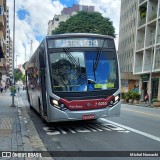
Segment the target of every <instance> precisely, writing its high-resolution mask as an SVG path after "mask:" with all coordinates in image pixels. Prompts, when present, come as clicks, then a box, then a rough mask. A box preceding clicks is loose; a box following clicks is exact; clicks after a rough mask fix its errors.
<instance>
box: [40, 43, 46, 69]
mask: <svg viewBox="0 0 160 160" xmlns="http://www.w3.org/2000/svg"><path fill="white" fill-rule="evenodd" d="M39 66H40V68H45V67H46V65H45V49H44V48H43V46H41V47H40V49H39Z"/></svg>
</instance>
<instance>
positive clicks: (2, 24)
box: [0, 15, 5, 27]
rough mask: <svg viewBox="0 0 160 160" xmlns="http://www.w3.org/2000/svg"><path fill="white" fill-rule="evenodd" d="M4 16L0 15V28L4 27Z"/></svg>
mask: <svg viewBox="0 0 160 160" xmlns="http://www.w3.org/2000/svg"><path fill="white" fill-rule="evenodd" d="M4 24H5V23H4V16H3V15H0V27H4Z"/></svg>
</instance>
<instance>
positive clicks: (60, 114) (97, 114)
mask: <svg viewBox="0 0 160 160" xmlns="http://www.w3.org/2000/svg"><path fill="white" fill-rule="evenodd" d="M120 107H121V102H118V103H117V104H116V105H115V106H113V107H111V108H110V107H106V108H103V109H94V110H85V111H70V110H65V111H61V110H59V109H57V108H55V107H53V106H50V107H49V108H50V111H49V113H50V114H49V115H50V116H49V117H48V120H47V121H48V122H59V121H75V120H83V116H87V115H88V116H89V115H94V118H93V119H98V118H102V117H107V116H119V115H120Z"/></svg>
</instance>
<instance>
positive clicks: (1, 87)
mask: <svg viewBox="0 0 160 160" xmlns="http://www.w3.org/2000/svg"><path fill="white" fill-rule="evenodd" d="M0 90H1V93H2V92H3V86H2V84H1V86H0Z"/></svg>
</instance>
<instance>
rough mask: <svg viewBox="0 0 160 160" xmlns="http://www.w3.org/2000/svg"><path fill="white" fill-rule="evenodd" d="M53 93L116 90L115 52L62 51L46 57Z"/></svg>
mask: <svg viewBox="0 0 160 160" xmlns="http://www.w3.org/2000/svg"><path fill="white" fill-rule="evenodd" d="M49 63H50V71H51V82H52V89H53V91H54V92H57V91H62V92H82V91H96V90H107V89H114V88H118V66H117V58H116V53H115V51H98V50H95V51H93V50H92V51H89V50H86V51H84V50H83V51H77V50H76V51H69V49H63V50H61V51H55V52H51V53H50V54H49Z"/></svg>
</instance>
